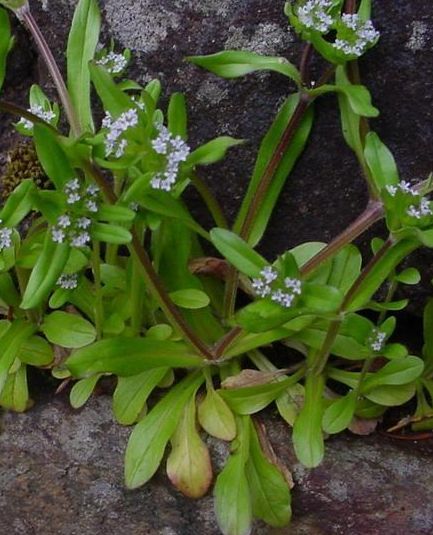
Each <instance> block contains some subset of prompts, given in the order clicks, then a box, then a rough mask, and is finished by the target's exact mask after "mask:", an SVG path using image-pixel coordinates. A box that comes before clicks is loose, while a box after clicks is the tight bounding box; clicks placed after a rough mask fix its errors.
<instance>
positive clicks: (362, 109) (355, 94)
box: [310, 77, 379, 117]
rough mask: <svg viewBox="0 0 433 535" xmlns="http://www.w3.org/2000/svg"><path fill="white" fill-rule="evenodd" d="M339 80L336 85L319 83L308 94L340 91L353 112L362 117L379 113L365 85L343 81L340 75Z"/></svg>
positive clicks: (374, 115) (375, 115)
mask: <svg viewBox="0 0 433 535" xmlns="http://www.w3.org/2000/svg"><path fill="white" fill-rule="evenodd" d="M346 80H347V78H346ZM339 82H340V83H339V84H338V85H328V84H326V85H321V86H320V87H318V88H317V89H312V90H311V91H310V94H312V95H314V96H316V95H323V94H325V93H333V92H335V91H336V92H340V93H343V94H344V95H345V97H346V98H347V102H348V104H349V106H350V107H351V109H352V111H353V113H355V114H357V115H359V116H362V117H377V116H378V115H379V110H378V109H377V108H375V107H374V106H373V105H372V103H371V95H370V92H369V90H368V89H367V88H366V87H365V86H363V85H353V84H350V83H344V79H343V77H340V79H339Z"/></svg>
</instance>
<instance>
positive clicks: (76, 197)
mask: <svg viewBox="0 0 433 535" xmlns="http://www.w3.org/2000/svg"><path fill="white" fill-rule="evenodd" d="M80 200H81V195H80V194H79V193H77V192H75V191H71V192H70V193H69V195H68V197H67V198H66V202H67V203H68V204H75V203H77V202H79V201H80Z"/></svg>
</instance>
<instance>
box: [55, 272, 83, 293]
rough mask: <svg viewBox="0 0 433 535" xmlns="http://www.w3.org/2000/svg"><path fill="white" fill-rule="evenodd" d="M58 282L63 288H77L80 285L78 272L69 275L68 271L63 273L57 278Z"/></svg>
mask: <svg viewBox="0 0 433 535" xmlns="http://www.w3.org/2000/svg"><path fill="white" fill-rule="evenodd" d="M56 284H57V286H60V288H62V289H63V290H75V288H77V286H78V274H77V273H71V274H69V275H67V274H66V273H62V275H60V277H59V278H58V279H57V283H56Z"/></svg>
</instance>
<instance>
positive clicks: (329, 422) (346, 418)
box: [322, 390, 357, 435]
mask: <svg viewBox="0 0 433 535" xmlns="http://www.w3.org/2000/svg"><path fill="white" fill-rule="evenodd" d="M356 401H357V392H356V390H353V391H351V392H349V393H348V394H346V395H345V396H343V397H341V398H339V399H337V400H336V401H333V402H332V403H331V405H329V407H328V408H327V409H326V410H325V412H324V414H323V420H322V427H323V430H324V431H325V433H329V434H330V435H331V434H335V433H340V432H341V431H344V429H346V428H347V427H349V425H350V422H351V421H352V419H353V416H354V414H355V408H356Z"/></svg>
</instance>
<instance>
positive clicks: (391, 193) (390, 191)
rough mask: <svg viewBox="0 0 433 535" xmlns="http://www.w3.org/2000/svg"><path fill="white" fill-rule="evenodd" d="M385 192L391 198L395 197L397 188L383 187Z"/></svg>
mask: <svg viewBox="0 0 433 535" xmlns="http://www.w3.org/2000/svg"><path fill="white" fill-rule="evenodd" d="M385 188H386V191H387V192H388V193H389V194H390V195H391V197H395V194H396V193H397V189H398V188H397V186H390V185H387V186H385Z"/></svg>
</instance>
